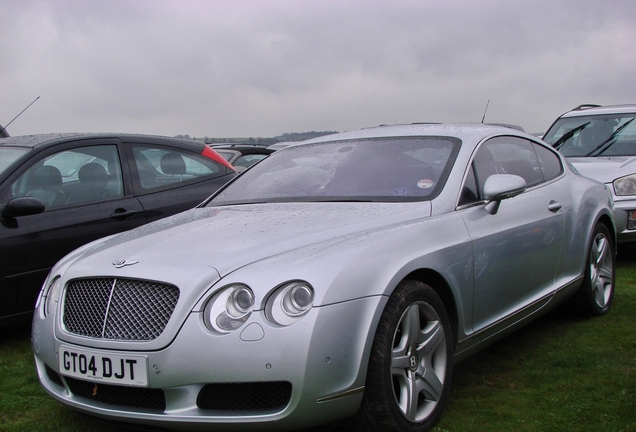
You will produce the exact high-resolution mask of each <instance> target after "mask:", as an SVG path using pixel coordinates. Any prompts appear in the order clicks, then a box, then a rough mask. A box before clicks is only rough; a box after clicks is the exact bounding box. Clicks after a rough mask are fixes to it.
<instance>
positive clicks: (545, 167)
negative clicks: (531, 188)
mask: <svg viewBox="0 0 636 432" xmlns="http://www.w3.org/2000/svg"><path fill="white" fill-rule="evenodd" d="M533 146H534V150H535V151H536V153H537V157H538V158H539V164H540V165H541V171H542V172H543V179H544V180H545V181H548V180H552V179H553V178H556V177H558V176H560V175H561V173H562V172H563V167H562V166H561V159H559V157H558V156H557V155H556V154H554V152H552V151H550V150H548V149H547V148H545V147H543V146H541V145H539V144H535V143H533Z"/></svg>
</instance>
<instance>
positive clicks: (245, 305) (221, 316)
mask: <svg viewBox="0 0 636 432" xmlns="http://www.w3.org/2000/svg"><path fill="white" fill-rule="evenodd" d="M253 306H254V293H252V290H251V289H250V288H249V287H248V286H246V285H242V284H235V285H229V286H227V287H225V288H223V289H221V290H220V291H218V292H217V293H216V294H214V295H213V296H212V298H211V299H210V300H209V301H208V303H207V304H206V305H205V310H204V312H203V319H204V321H205V325H206V326H207V327H208V328H209V329H210V330H212V331H213V332H216V333H221V334H226V333H231V332H233V331H234V330H236V329H238V328H240V327H241V326H242V325H243V324H245V322H246V321H247V319H248V318H249V317H250V315H251V314H252V308H253Z"/></svg>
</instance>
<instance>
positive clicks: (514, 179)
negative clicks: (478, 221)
mask: <svg viewBox="0 0 636 432" xmlns="http://www.w3.org/2000/svg"><path fill="white" fill-rule="evenodd" d="M525 190H526V181H525V180H524V179H523V178H522V177H519V176H517V175H513V174H493V175H491V176H490V177H488V178H487V179H486V183H484V198H485V199H486V200H487V201H488V202H487V203H486V205H485V206H484V208H485V209H486V211H487V212H488V213H490V214H492V215H494V214H496V213H497V211H499V204H500V203H501V200H505V199H508V198H512V197H514V196H517V195H519V194H520V193H523V192H524V191H525Z"/></svg>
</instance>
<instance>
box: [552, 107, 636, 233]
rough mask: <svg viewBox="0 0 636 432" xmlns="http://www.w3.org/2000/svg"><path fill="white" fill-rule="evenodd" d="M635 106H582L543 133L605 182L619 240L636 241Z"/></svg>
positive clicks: (582, 170) (579, 165)
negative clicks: (613, 210) (612, 203)
mask: <svg viewBox="0 0 636 432" xmlns="http://www.w3.org/2000/svg"><path fill="white" fill-rule="evenodd" d="M634 118H636V105H611V106H599V105H581V106H578V107H576V108H575V109H573V110H571V111H568V112H567V113H565V114H563V115H562V116H560V117H559V118H558V119H557V120H556V121H555V122H554V123H553V124H552V126H550V129H548V131H547V132H546V133H545V135H544V136H543V140H544V141H545V142H547V143H548V144H550V145H552V146H553V147H554V148H556V149H558V150H559V151H560V152H561V153H563V155H564V156H566V157H567V159H568V161H569V162H570V163H572V165H574V166H575V167H576V169H577V170H578V171H579V172H580V173H581V174H583V175H585V176H588V177H590V178H593V179H595V180H598V181H601V182H603V183H605V184H606V185H607V186H608V187H609V189H610V190H611V191H612V195H613V198H614V204H615V207H616V209H615V212H614V223H615V224H616V230H617V236H618V241H619V242H632V241H636V122H634Z"/></svg>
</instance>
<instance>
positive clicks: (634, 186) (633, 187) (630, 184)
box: [614, 174, 636, 196]
mask: <svg viewBox="0 0 636 432" xmlns="http://www.w3.org/2000/svg"><path fill="white" fill-rule="evenodd" d="M614 192H616V195H618V196H626V195H636V174H632V175H628V176H625V177H621V178H619V179H616V180H614Z"/></svg>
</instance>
